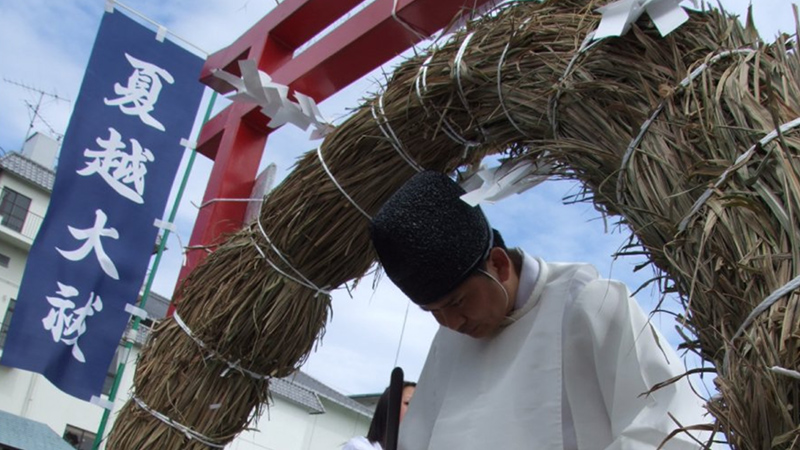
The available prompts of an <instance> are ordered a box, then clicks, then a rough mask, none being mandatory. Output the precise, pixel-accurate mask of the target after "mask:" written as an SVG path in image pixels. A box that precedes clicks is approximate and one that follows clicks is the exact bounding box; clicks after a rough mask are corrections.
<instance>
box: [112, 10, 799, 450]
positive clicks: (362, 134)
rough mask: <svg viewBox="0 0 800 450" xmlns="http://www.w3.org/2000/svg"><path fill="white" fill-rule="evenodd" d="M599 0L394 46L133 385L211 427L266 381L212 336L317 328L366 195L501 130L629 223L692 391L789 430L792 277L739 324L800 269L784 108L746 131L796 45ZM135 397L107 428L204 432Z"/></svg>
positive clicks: (358, 239)
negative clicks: (605, 30)
mask: <svg viewBox="0 0 800 450" xmlns="http://www.w3.org/2000/svg"><path fill="white" fill-rule="evenodd" d="M597 3H600V2H597ZM596 6H598V5H597V4H595V3H590V2H586V1H580V0H552V1H547V2H544V3H533V2H526V3H519V4H513V5H511V6H507V7H504V8H502V9H500V10H498V11H495V12H493V13H491V14H489V15H487V16H485V17H484V18H482V19H481V20H480V21H477V22H475V23H472V24H470V26H469V27H468V29H467V30H466V31H464V32H461V33H459V34H457V35H456V36H455V37H454V38H453V39H452V40H451V41H450V42H449V43H447V44H446V45H443V46H442V47H440V48H438V49H435V50H432V51H431V53H430V54H429V55H422V56H419V57H415V58H412V59H410V60H409V61H407V62H406V63H405V64H403V65H402V66H401V67H399V68H398V69H397V70H396V71H395V73H394V74H393V76H392V77H391V79H390V80H389V82H388V83H387V86H386V89H385V91H384V93H383V94H382V95H380V96H378V97H376V98H373V99H371V100H369V101H368V102H367V104H366V105H365V106H363V107H362V108H361V109H359V110H358V111H357V112H356V113H355V114H354V115H353V116H352V117H351V118H350V119H349V120H348V121H347V122H345V123H344V124H343V125H341V126H340V127H339V128H338V129H337V130H336V131H335V132H334V133H333V134H332V135H330V136H329V137H328V138H327V139H326V140H325V142H324V143H323V145H322V147H321V148H320V149H319V152H318V151H316V150H314V151H311V152H309V153H307V154H306V155H305V156H303V157H302V158H301V159H300V160H299V162H298V163H297V166H296V168H295V170H294V171H293V172H292V173H291V174H290V175H289V177H288V178H287V179H286V180H285V181H284V182H283V183H282V184H281V185H280V186H279V187H278V188H276V189H275V191H273V193H272V194H271V195H270V197H269V199H268V201H267V202H266V203H265V204H264V205H263V207H262V211H261V216H260V224H261V225H262V226H263V231H262V229H261V228H260V227H259V225H258V224H254V225H252V226H250V227H248V228H246V229H244V230H242V231H241V232H239V233H237V234H235V235H233V236H231V237H230V238H229V239H228V240H227V242H226V243H225V244H224V245H222V246H220V247H219V249H218V250H217V251H215V252H214V253H213V254H212V255H210V256H209V258H208V259H207V260H206V261H205V262H204V263H203V264H202V265H201V266H200V267H198V268H197V269H196V270H195V271H194V272H193V273H192V275H191V276H190V277H189V278H188V279H187V280H186V282H185V283H184V284H183V285H182V286H181V298H182V299H183V300H182V301H181V303H180V304H179V306H178V312H179V314H180V317H181V318H182V321H183V322H184V323H185V324H186V326H187V329H190V330H191V333H192V335H193V336H194V339H195V340H193V339H192V338H190V337H189V336H188V335H187V333H186V332H185V330H183V329H181V327H180V326H179V325H178V324H176V322H175V321H174V320H173V319H166V320H165V321H164V322H163V323H162V324H160V325H159V327H158V329H157V330H156V332H155V333H154V338H153V339H151V341H150V342H149V343H148V345H147V347H146V348H145V349H144V351H143V354H142V357H141V360H140V362H139V364H138V368H137V372H136V376H135V390H136V392H135V395H136V396H137V398H138V399H139V400H141V402H142V403H144V404H146V405H147V407H148V408H149V410H150V411H156V412H158V413H160V414H162V415H163V416H166V417H168V418H171V419H172V420H174V421H176V422H178V423H180V424H182V425H183V426H185V427H186V428H189V429H191V430H193V431H194V432H197V433H199V435H201V436H203V437H207V438H208V439H210V440H211V443H212V444H214V443H217V444H220V445H221V444H224V443H225V442H228V441H230V440H231V439H232V438H233V437H234V436H235V434H236V433H238V432H239V431H241V430H242V429H244V428H245V427H246V426H247V424H248V423H249V420H250V418H251V417H252V414H253V413H257V412H258V409H259V407H260V405H262V404H263V401H264V400H265V398H266V396H267V392H268V382H267V381H266V380H264V379H255V378H253V377H251V376H249V375H247V374H245V373H243V372H242V371H240V370H231V369H230V367H229V365H228V364H226V363H225V362H222V361H221V358H222V357H224V358H225V359H226V360H227V361H232V362H235V363H236V367H237V368H238V367H242V368H245V369H246V370H248V371H251V372H253V373H256V374H263V375H268V376H285V375H287V374H289V373H291V372H292V371H293V370H294V369H296V368H297V367H298V366H299V365H300V364H302V361H303V360H304V359H305V357H306V356H307V354H308V352H309V351H310V350H311V349H312V347H313V345H314V342H315V341H316V339H317V338H319V337H320V336H321V335H322V332H323V330H324V326H325V323H326V321H327V318H328V314H329V313H330V302H329V298H328V296H327V295H326V294H325V293H324V291H325V290H327V289H328V288H329V287H335V286H339V285H340V284H342V283H344V282H346V281H347V280H350V279H353V278H357V277H360V276H362V275H363V274H364V273H365V272H366V270H367V269H368V268H369V266H370V264H371V263H372V262H373V259H374V254H373V252H372V249H371V248H370V244H369V236H368V228H367V225H368V220H367V217H366V216H369V215H371V214H373V213H374V212H375V211H376V210H377V209H378V208H379V207H380V205H381V204H382V203H383V202H384V201H385V200H386V198H388V196H389V195H391V193H392V192H394V191H395V190H396V189H397V188H398V187H399V186H400V185H402V183H403V182H404V181H405V180H406V179H408V178H409V177H410V176H411V175H412V174H413V173H414V172H415V170H417V169H416V168H415V166H420V167H424V168H426V169H432V170H439V171H444V172H451V171H453V170H455V169H456V168H458V167H466V166H469V165H471V164H474V163H476V162H477V161H480V159H481V158H482V157H483V156H485V155H487V154H491V153H499V152H503V153H505V154H506V155H508V157H509V158H529V159H531V160H534V161H537V162H541V163H542V164H547V163H552V164H554V167H555V168H554V169H553V173H554V174H555V175H559V176H566V177H571V178H575V179H578V180H580V181H581V182H582V183H583V184H584V186H585V189H586V192H585V194H586V195H585V199H586V200H589V201H593V202H594V204H595V206H596V207H597V208H598V209H599V210H600V211H602V212H604V213H607V214H610V215H615V216H619V217H620V221H621V222H622V223H625V224H627V225H628V226H629V227H630V228H631V230H632V233H633V238H634V239H633V240H634V241H636V242H638V243H639V245H641V247H642V248H643V250H644V253H645V254H646V255H647V257H648V258H649V259H650V260H651V261H652V262H653V263H654V264H655V266H656V267H657V268H658V269H659V270H660V271H663V274H664V277H663V279H662V280H661V286H662V291H663V292H665V293H669V292H675V293H677V294H678V295H679V298H680V299H681V301H682V302H683V306H684V307H685V309H686V312H685V315H683V316H682V317H680V321H681V323H682V324H684V325H685V326H686V327H687V328H688V329H689V330H690V331H691V332H692V334H693V335H694V336H696V338H692V340H688V341H687V342H686V344H685V347H686V348H688V349H690V350H693V351H695V352H697V353H698V354H699V355H701V356H702V358H703V359H704V360H705V361H707V362H708V363H709V364H710V365H711V366H713V367H714V368H717V369H718V370H719V371H720V374H719V377H718V378H717V385H718V387H719V390H720V395H719V396H718V397H715V398H714V399H712V401H710V402H709V403H708V408H709V411H710V412H711V414H712V415H713V417H714V418H715V419H716V425H715V426H716V427H717V428H718V429H719V430H721V431H722V432H723V433H724V434H725V436H726V438H727V441H728V442H729V443H730V445H731V447H733V448H736V449H753V448H772V446H774V447H775V448H791V447H793V446H794V445H797V441H798V426H799V425H800V412H798V404H799V403H798V399H799V398H798V397H800V390H799V389H798V387H800V381H799V380H798V379H796V378H793V377H792V376H790V375H792V372H791V371H792V370H796V369H797V365H798V358H799V357H800V349H799V346H800V335H799V334H798V325H799V324H798V321H800V313H798V308H799V306H798V304H799V303H800V302H799V301H798V300H800V295H798V293H797V290H796V289H794V290H791V289H789V293H788V294H786V295H782V296H781V295H778V300H777V301H776V302H775V303H773V304H771V305H770V306H768V308H767V310H766V312H764V313H763V314H758V315H756V316H755V317H754V319H752V320H751V321H749V322H750V323H748V324H745V319H746V318H747V317H748V315H750V313H751V312H752V311H753V310H754V309H755V308H756V306H757V305H759V304H760V303H761V302H762V300H763V299H764V298H766V297H768V296H769V295H770V293H773V292H775V291H777V290H779V289H780V288H781V287H782V286H785V285H786V284H787V283H788V282H789V281H790V280H792V279H793V278H795V277H797V275H798V272H800V270H798V264H799V263H800V245H798V242H797V240H798V237H799V236H800V233H799V232H798V228H800V221H799V220H798V214H799V213H800V200H799V199H798V197H799V196H800V181H798V180H800V159H798V149H799V148H800V139H798V137H797V132H795V131H793V130H792V129H791V128H790V127H788V126H787V127H784V129H783V131H781V132H779V133H776V138H775V139H773V140H771V141H769V142H766V141H763V142H762V143H761V144H758V143H759V141H761V140H762V138H764V137H765V136H766V135H768V134H769V133H770V132H772V131H773V130H775V129H777V128H779V127H780V126H781V125H782V124H788V123H791V122H792V120H794V119H796V118H798V117H800V104H798V99H800V86H798V80H800V65H799V64H798V59H797V56H796V55H795V54H794V53H793V52H789V51H787V48H786V45H785V43H784V42H783V41H779V42H778V43H776V44H774V45H771V46H766V45H759V44H757V43H756V42H755V41H754V39H755V37H754V36H755V35H754V33H753V31H752V30H745V29H743V28H742V27H741V26H740V25H739V23H738V22H737V21H736V20H734V19H728V18H725V17H723V16H722V15H721V14H720V13H718V12H712V13H702V14H701V13H693V14H692V19H691V21H690V22H688V23H687V24H685V25H683V26H682V27H680V28H679V29H677V30H676V31H674V32H673V33H671V34H670V35H669V36H667V37H665V38H662V37H661V36H660V35H658V32H657V31H656V30H655V29H654V28H653V27H652V25H651V24H650V23H649V21H647V20H642V21H640V22H639V24H638V26H635V27H633V29H632V30H631V32H629V33H628V34H627V35H625V36H624V37H621V38H613V39H607V40H603V41H600V42H598V43H596V44H591V45H587V44H588V42H589V41H584V39H585V38H586V36H587V35H588V34H589V33H591V31H592V30H594V29H595V28H596V27H597V23H598V20H599V16H598V15H597V14H595V13H593V12H592V11H593V9H594V8H595V7H596ZM703 64H705V67H704V69H703V70H702V71H699V70H698V71H695V69H698V68H700V67H701V66H702V65H703ZM693 71H695V72H696V73H695V77H694V78H693V79H691V80H688V79H687V77H688V76H689V75H690V74H691V73H692V72H693ZM656 111H657V114H654V113H655V112H656ZM647 123H649V127H648V128H646V129H645V130H644V131H642V129H643V128H642V125H643V124H647ZM640 134H641V137H640V138H637V136H639V135H640ZM748 149H752V150H751V151H750V152H749V153H746V152H747V151H748ZM742 154H746V155H747V156H745V157H743V159H741V160H739V161H738V163H737V165H736V167H735V168H734V169H735V170H730V171H728V172H725V171H726V169H728V168H729V167H731V166H733V165H734V162H735V161H737V158H739V157H740V155H742ZM322 161H324V165H323V163H322ZM723 173H724V174H725V175H724V176H723ZM334 180H335V181H334ZM720 180H721V181H720ZM707 190H708V192H709V194H706V195H704V192H706V191H707ZM343 192H344V193H345V194H346V195H344V194H343ZM704 197H707V198H705V199H704V201H703V202H702V203H701V202H700V201H699V199H701V198H704ZM693 206H694V211H693ZM256 247H258V249H256ZM276 249H277V252H276ZM534 251H535V249H534ZM631 251H633V250H631ZM262 254H263V255H262ZM284 258H285V260H286V261H284ZM287 262H288V263H287ZM282 272H283V274H282ZM284 274H289V275H292V278H298V276H299V275H298V274H302V276H301V277H299V278H300V280H299V281H301V282H298V280H294V279H292V278H290V277H287V276H286V275H284ZM306 281H307V283H306ZM790 288H791V286H790ZM743 324H745V326H744V327H742V330H741V331H738V332H737V330H739V328H740V326H742V325H743ZM197 341H200V342H203V343H204V344H205V345H206V347H207V349H206V350H203V349H201V348H200V346H199V345H198V343H197ZM209 351H213V353H214V355H215V356H211V357H208V355H209ZM726 361H727V364H725V362H726ZM723 367H725V368H726V369H725V370H722V369H723ZM772 367H779V369H776V370H772V369H771V368H772ZM780 368H782V369H783V371H782V370H781V369H780ZM223 373H224V374H226V375H225V376H222V377H221V376H220V375H221V374H223ZM787 374H788V375H787ZM655 387H656V388H657V386H655ZM150 411H148V410H147V409H145V408H143V407H142V406H141V404H139V403H137V402H133V401H131V402H128V404H127V405H126V406H125V408H124V409H123V411H122V412H121V414H120V416H119V418H118V419H117V422H116V424H115V427H114V430H113V431H112V434H111V437H110V440H109V448H113V449H115V450H116V449H139V448H204V447H206V444H203V443H201V442H199V441H198V439H197V438H193V439H189V438H188V437H187V433H186V432H185V430H184V431H180V428H178V429H176V427H175V426H169V425H166V424H165V423H164V421H163V420H159V419H158V418H157V417H155V416H154V415H153V414H151V412H150ZM682 425H684V426H693V425H696V424H682Z"/></svg>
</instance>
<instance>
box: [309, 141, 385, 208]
mask: <svg viewBox="0 0 800 450" xmlns="http://www.w3.org/2000/svg"><path fill="white" fill-rule="evenodd" d="M317 156H318V157H319V162H320V164H322V168H323V169H325V173H327V174H328V177H329V178H330V179H331V181H333V184H334V185H335V186H336V188H337V189H339V192H341V193H342V195H344V197H345V198H346V199H347V200H348V201H349V202H350V204H351V205H353V207H355V208H356V209H357V210H358V211H359V212H360V213H361V214H363V215H364V217H366V218H367V220H372V216H370V215H369V214H367V212H366V211H364V210H363V209H361V207H360V206H358V203H356V201H355V200H353V199H352V198H351V197H350V196H349V195H347V192H345V190H344V188H342V186H340V185H339V182H338V181H336V177H334V176H333V174H332V173H331V171H330V169H328V165H327V164H325V160H324V159H322V146H321V145H320V146H319V147H317Z"/></svg>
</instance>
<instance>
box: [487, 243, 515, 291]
mask: <svg viewBox="0 0 800 450" xmlns="http://www.w3.org/2000/svg"><path fill="white" fill-rule="evenodd" d="M487 264H489V265H490V266H491V267H492V268H494V272H495V273H496V274H497V278H498V280H499V281H500V282H501V283H504V282H506V281H507V280H508V278H509V277H510V276H511V271H512V270H513V265H512V264H511V257H510V256H508V253H506V251H505V250H503V249H502V248H500V247H493V248H492V249H491V250H489V258H488V260H487Z"/></svg>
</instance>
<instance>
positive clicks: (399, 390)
mask: <svg viewBox="0 0 800 450" xmlns="http://www.w3.org/2000/svg"><path fill="white" fill-rule="evenodd" d="M402 402H403V369H401V368H399V367H395V368H394V370H392V380H391V382H390V383H389V411H388V414H387V417H386V419H387V420H386V448H385V449H384V450H397V434H398V430H399V429H400V404H401V403H402Z"/></svg>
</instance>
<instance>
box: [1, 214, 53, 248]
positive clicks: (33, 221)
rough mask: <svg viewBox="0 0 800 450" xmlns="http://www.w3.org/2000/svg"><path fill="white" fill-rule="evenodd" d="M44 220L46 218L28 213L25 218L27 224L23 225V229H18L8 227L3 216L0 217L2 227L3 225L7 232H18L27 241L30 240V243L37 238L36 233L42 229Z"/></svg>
mask: <svg viewBox="0 0 800 450" xmlns="http://www.w3.org/2000/svg"><path fill="white" fill-rule="evenodd" d="M42 220H44V217H42V216H40V215H38V214H36V213H32V212H30V211H28V214H27V215H26V216H25V222H23V223H22V228H21V229H17V227H10V226H8V225H6V224H5V223H4V222H5V221H4V220H3V218H2V216H0V225H2V227H3V229H5V230H6V231H9V230H11V231H13V232H16V233H18V234H20V235H21V236H22V237H24V238H27V240H29V241H30V242H33V239H34V238H35V237H36V233H38V232H39V228H41V227H42Z"/></svg>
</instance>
